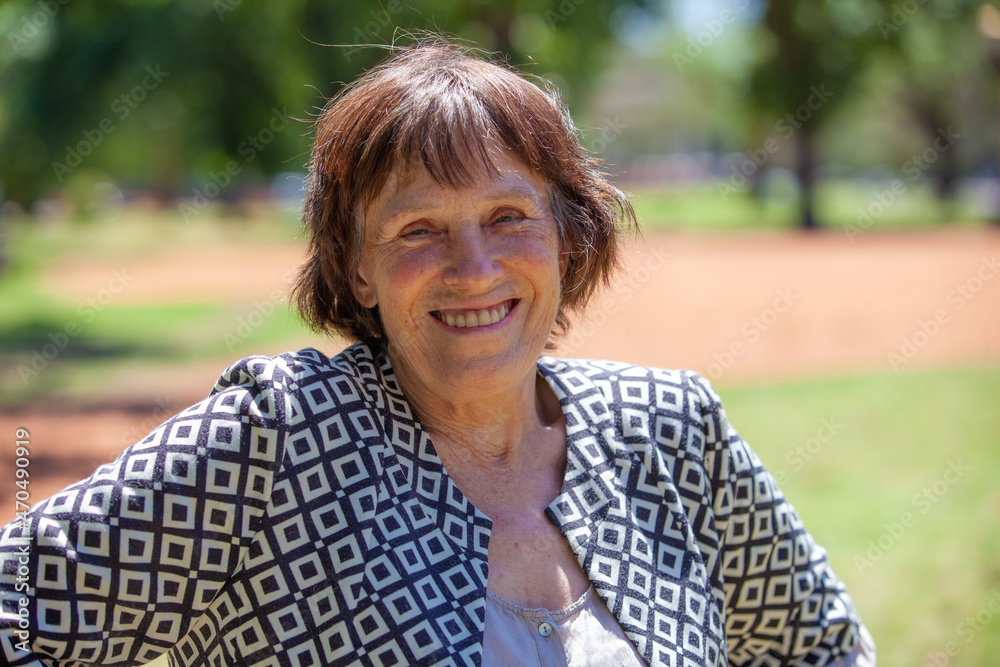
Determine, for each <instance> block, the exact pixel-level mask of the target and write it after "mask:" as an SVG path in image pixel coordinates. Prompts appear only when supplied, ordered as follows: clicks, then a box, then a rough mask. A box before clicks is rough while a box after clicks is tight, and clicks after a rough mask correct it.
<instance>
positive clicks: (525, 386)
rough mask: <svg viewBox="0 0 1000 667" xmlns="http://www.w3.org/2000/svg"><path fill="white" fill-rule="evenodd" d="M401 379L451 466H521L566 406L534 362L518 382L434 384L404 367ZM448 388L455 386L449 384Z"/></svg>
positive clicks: (397, 370) (558, 422)
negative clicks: (465, 388)
mask: <svg viewBox="0 0 1000 667" xmlns="http://www.w3.org/2000/svg"><path fill="white" fill-rule="evenodd" d="M394 370H395V373H396V379H397V381H398V382H399V384H400V387H401V388H402V389H403V392H404V393H405V394H406V397H407V399H408V400H409V402H410V404H411V406H412V407H413V408H414V410H415V411H416V413H417V415H419V417H420V421H421V423H422V424H423V426H424V428H425V429H426V430H427V432H428V433H429V434H430V436H431V440H432V441H433V443H434V447H435V449H436V450H437V452H438V455H439V456H440V457H441V459H442V461H443V462H444V463H445V465H446V467H448V468H452V467H457V466H462V467H466V466H474V467H476V468H480V469H483V468H486V469H493V470H505V471H510V470H516V469H518V468H521V467H522V466H523V465H527V464H526V463H524V460H525V458H526V457H525V455H526V454H527V453H529V452H530V451H531V449H532V443H533V442H535V441H536V440H537V438H538V437H539V436H544V435H545V434H546V433H547V432H548V431H550V430H551V429H553V428H556V427H558V426H559V425H561V420H562V408H561V407H560V405H559V401H558V399H557V398H556V396H555V394H554V393H553V392H552V389H551V388H550V387H549V386H548V384H547V383H546V382H545V380H544V379H543V378H541V377H540V376H539V375H538V373H537V370H536V369H534V368H532V369H531V371H530V372H528V373H526V374H524V376H523V377H522V378H521V379H520V380H519V381H518V382H517V383H516V384H515V385H514V386H513V387H511V386H506V387H502V388H501V387H495V388H492V389H493V390H492V391H485V390H482V389H479V390H476V391H471V392H467V395H462V393H461V392H453V393H452V392H442V391H439V389H440V388H431V387H428V386H427V385H426V384H425V383H423V382H421V381H420V380H419V378H416V377H414V376H413V375H411V374H410V373H407V372H406V370H405V369H404V368H395V369H394ZM448 389H454V388H451V387H449V388H448Z"/></svg>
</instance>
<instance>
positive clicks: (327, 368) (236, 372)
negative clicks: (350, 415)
mask: <svg viewBox="0 0 1000 667" xmlns="http://www.w3.org/2000/svg"><path fill="white" fill-rule="evenodd" d="M381 364H382V360H381V359H380V355H379V354H378V352H377V351H375V350H373V349H372V347H370V346H368V345H366V344H365V343H355V344H354V345H351V346H349V347H347V348H345V349H343V350H341V351H340V352H339V353H338V354H336V355H335V356H332V357H331V356H328V355H327V354H325V353H323V352H321V351H320V350H317V349H316V348H312V347H309V348H304V349H301V350H298V351H294V352H283V353H281V354H278V355H275V356H266V355H251V356H248V357H244V358H242V359H240V360H239V361H237V362H235V363H233V364H231V365H230V366H229V367H228V368H226V370H224V371H223V372H222V375H221V376H220V377H219V380H218V382H217V383H216V386H215V389H214V391H213V393H217V392H220V391H225V390H227V389H230V388H231V387H251V386H253V387H260V388H267V389H273V390H284V391H301V390H302V389H303V388H307V387H308V386H309V385H311V384H314V383H317V382H323V383H330V382H331V381H332V382H334V383H336V382H337V380H338V379H343V380H347V381H349V382H350V381H359V382H365V381H368V380H371V379H375V378H376V377H377V375H378V373H379V369H380V366H381Z"/></svg>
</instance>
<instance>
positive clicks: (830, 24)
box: [748, 0, 877, 229]
mask: <svg viewBox="0 0 1000 667" xmlns="http://www.w3.org/2000/svg"><path fill="white" fill-rule="evenodd" d="M873 4H874V3H864V2H861V1H860V0H817V1H816V2H797V1H796V0H768V1H767V3H766V9H765V11H764V15H763V20H762V24H761V30H762V31H764V34H765V36H766V38H767V41H768V42H769V44H768V46H767V48H766V51H765V57H763V58H762V59H760V60H759V61H758V63H757V64H756V66H755V67H754V69H753V71H752V72H751V80H750V89H749V94H748V101H749V103H750V104H751V106H752V108H753V109H754V111H756V113H757V114H759V115H760V116H761V117H763V118H767V119H768V123H773V122H774V121H773V120H771V119H777V121H778V122H779V123H780V122H781V121H782V120H784V124H783V125H782V126H781V128H782V130H781V131H782V132H783V133H784V134H786V138H790V139H791V138H793V140H794V145H795V153H796V156H795V170H794V171H795V174H796V176H797V177H798V180H799V185H800V188H801V199H800V220H801V225H802V227H804V228H806V229H810V228H813V227H816V226H817V220H816V215H815V212H814V203H813V191H814V185H815V182H816V169H817V147H816V142H817V137H818V136H819V132H820V130H821V129H822V128H823V125H824V123H826V122H827V120H828V119H829V118H830V117H831V116H832V115H833V112H834V111H835V110H836V109H837V107H839V106H840V105H841V104H843V102H844V101H845V100H846V99H847V98H848V91H849V90H850V88H851V85H852V83H853V82H854V80H855V79H856V77H857V76H858V75H859V73H860V72H862V70H863V68H864V66H865V64H866V63H867V62H868V59H869V56H870V54H871V52H872V49H873V48H874V47H875V45H876V43H877V42H876V37H875V36H874V35H873V33H872V32H871V31H870V30H865V29H864V28H865V24H866V23H868V24H869V25H870V23H871V18H872V16H871V14H872V11H873V10H874V9H876V8H875V7H873Z"/></svg>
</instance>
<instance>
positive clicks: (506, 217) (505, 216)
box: [493, 211, 521, 222]
mask: <svg viewBox="0 0 1000 667" xmlns="http://www.w3.org/2000/svg"><path fill="white" fill-rule="evenodd" d="M520 217H521V216H520V215H518V214H517V213H514V212H513V211H507V212H505V213H498V214H497V216H496V217H495V218H493V222H513V221H514V220H517V219H518V218H520Z"/></svg>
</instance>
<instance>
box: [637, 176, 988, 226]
mask: <svg viewBox="0 0 1000 667" xmlns="http://www.w3.org/2000/svg"><path fill="white" fill-rule="evenodd" d="M890 182H891V181H889V182H881V181H872V182H870V183H865V182H853V181H823V182H821V183H820V184H819V185H818V186H817V189H816V204H815V205H816V216H817V218H818V219H819V221H820V226H821V227H822V228H823V229H825V230H828V231H833V232H836V233H838V234H846V233H847V232H849V231H851V230H852V229H854V231H858V230H860V231H861V232H865V231H868V230H885V229H905V228H919V227H928V226H931V225H937V224H942V223H946V224H949V225H954V224H962V225H968V224H981V223H982V220H983V218H984V211H985V210H986V209H987V208H988V205H987V202H985V201H984V199H985V198H984V195H983V194H982V193H981V192H976V191H973V190H971V189H968V188H966V189H962V190H961V191H960V192H959V194H958V196H957V198H956V199H955V201H954V202H952V203H947V202H941V201H939V200H938V199H937V198H936V197H935V196H934V193H933V192H932V191H931V188H930V187H928V186H925V185H920V186H917V185H911V186H910V187H909V188H908V189H907V190H906V191H905V192H904V194H903V195H902V196H895V195H894V194H892V191H891V190H887V188H889V187H890ZM887 192H888V194H886V193H887ZM629 194H630V195H632V203H633V205H634V206H635V209H636V213H637V214H638V217H639V221H640V223H641V224H643V225H644V226H646V227H649V228H670V229H698V230H719V231H724V230H737V229H741V230H745V229H789V228H793V227H796V226H797V225H798V224H799V220H798V211H797V208H796V206H795V203H794V200H792V199H790V198H788V197H784V196H782V195H781V193H780V192H775V193H774V194H773V195H772V196H769V197H767V198H765V199H764V200H759V199H755V198H754V197H753V196H751V194H750V193H749V192H746V191H740V192H735V193H731V192H727V191H722V190H720V189H719V186H718V185H711V184H706V185H703V186H699V187H687V186H686V187H682V188H677V189H644V188H642V187H636V188H634V189H631V190H629ZM890 196H891V197H893V199H890ZM881 202H887V203H888V206H882V205H881ZM859 211H860V212H864V213H865V214H866V215H867V217H862V215H861V213H859Z"/></svg>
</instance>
